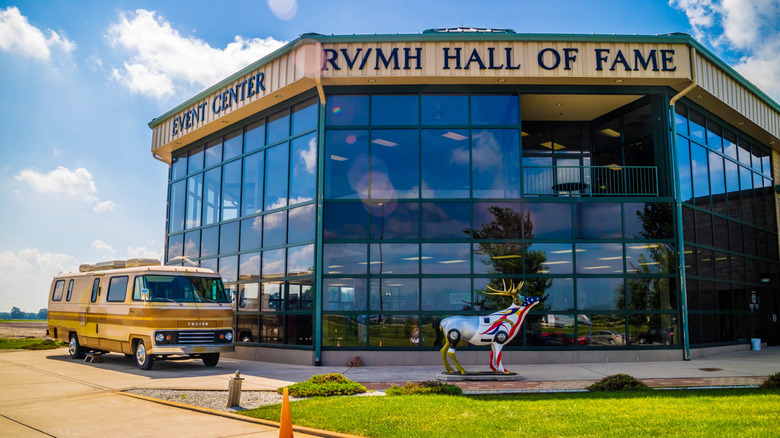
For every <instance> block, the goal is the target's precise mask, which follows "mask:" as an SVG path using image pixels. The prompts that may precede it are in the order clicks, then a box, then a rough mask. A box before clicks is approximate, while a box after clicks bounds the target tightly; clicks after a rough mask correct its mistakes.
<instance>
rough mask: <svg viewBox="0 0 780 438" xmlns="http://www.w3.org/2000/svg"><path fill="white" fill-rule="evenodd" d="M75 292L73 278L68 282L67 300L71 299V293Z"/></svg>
mask: <svg viewBox="0 0 780 438" xmlns="http://www.w3.org/2000/svg"><path fill="white" fill-rule="evenodd" d="M71 293H73V280H70V282H68V295H66V296H65V301H70V294H71Z"/></svg>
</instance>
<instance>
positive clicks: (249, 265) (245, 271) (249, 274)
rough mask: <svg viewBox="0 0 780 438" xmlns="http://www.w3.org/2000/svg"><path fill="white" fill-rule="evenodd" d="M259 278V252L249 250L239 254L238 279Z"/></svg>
mask: <svg viewBox="0 0 780 438" xmlns="http://www.w3.org/2000/svg"><path fill="white" fill-rule="evenodd" d="M259 279H260V253H259V252H250V253H245V254H241V255H240V256H239V258H238V280H239V281H246V280H259Z"/></svg>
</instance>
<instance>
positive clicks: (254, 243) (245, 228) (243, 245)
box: [239, 216, 263, 251]
mask: <svg viewBox="0 0 780 438" xmlns="http://www.w3.org/2000/svg"><path fill="white" fill-rule="evenodd" d="M262 235H263V217H262V216H255V217H252V218H249V219H244V220H242V221H241V242H240V245H239V246H240V249H241V251H246V250H251V249H258V248H260V239H261V236H262Z"/></svg>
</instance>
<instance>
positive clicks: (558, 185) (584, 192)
mask: <svg viewBox="0 0 780 438" xmlns="http://www.w3.org/2000/svg"><path fill="white" fill-rule="evenodd" d="M523 183H524V189H523V193H524V194H525V195H530V196H658V168H657V167H655V166H525V167H524V168H523Z"/></svg>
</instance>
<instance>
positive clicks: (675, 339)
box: [628, 314, 717, 347]
mask: <svg viewBox="0 0 780 438" xmlns="http://www.w3.org/2000/svg"><path fill="white" fill-rule="evenodd" d="M700 319H701V317H700V316H699V315H695V316H694V315H691V318H690V329H689V330H690V332H691V344H698V343H700V342H701V339H697V338H699V337H700V336H701V335H700V331H699V328H700V324H699V320H700ZM716 326H717V323H716ZM677 329H678V327H677V317H676V316H675V315H657V314H650V315H631V316H630V317H629V318H628V332H629V336H628V338H629V343H630V344H631V346H632V347H637V346H639V347H642V346H652V345H678V344H679V342H680V341H679V339H680V335H679V331H678V330H677Z"/></svg>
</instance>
